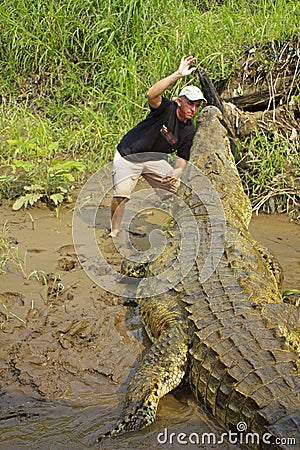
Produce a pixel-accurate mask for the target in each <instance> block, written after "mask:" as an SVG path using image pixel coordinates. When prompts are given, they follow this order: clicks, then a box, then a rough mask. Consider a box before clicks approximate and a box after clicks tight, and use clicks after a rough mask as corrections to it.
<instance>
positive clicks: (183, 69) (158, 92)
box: [147, 56, 196, 109]
mask: <svg viewBox="0 0 300 450" xmlns="http://www.w3.org/2000/svg"><path fill="white" fill-rule="evenodd" d="M195 61H196V60H195V58H194V57H193V56H183V57H182V58H181V62H180V66H179V68H178V69H177V70H176V72H174V73H172V74H171V75H169V76H167V77H166V78H163V79H162V80H160V81H157V83H155V84H154V85H153V86H151V88H150V89H149V90H148V92H147V98H148V102H149V104H150V105H151V106H152V108H154V109H157V108H159V106H160V104H161V101H162V97H161V96H162V94H163V92H164V91H165V90H166V89H168V87H169V86H171V84H173V83H175V82H176V81H177V80H179V79H180V78H181V77H185V76H187V75H189V74H190V73H192V72H193V71H194V70H196V67H190V66H191V65H192V64H194V62H195Z"/></svg>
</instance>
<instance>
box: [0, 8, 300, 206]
mask: <svg viewBox="0 0 300 450" xmlns="http://www.w3.org/2000/svg"><path fill="white" fill-rule="evenodd" d="M299 15H300V14H299V1H298V0H290V1H285V0H272V1H271V0H249V1H247V0H243V1H238V0H224V1H218V0H213V1H208V0H172V1H171V0H164V1H163V2H161V1H158V0H152V1H151V2H143V1H141V0H86V1H82V0H49V1H48V2H42V1H41V0H26V1H25V0H9V1H8V0H3V1H2V2H1V6H0V62H1V64H0V86H1V92H0V94H1V99H2V102H1V116H0V126H1V132H0V147H1V152H0V164H1V171H0V183H1V184H0V194H1V195H3V196H6V197H9V198H15V197H18V196H21V197H22V196H23V197H22V198H23V200H20V201H19V202H18V203H17V206H22V205H25V206H26V202H27V203H29V204H31V202H33V203H34V202H35V201H36V199H37V198H41V199H44V200H47V201H49V200H53V201H54V203H56V204H59V203H60V202H61V201H63V200H64V199H65V198H66V195H67V192H66V188H67V185H69V186H70V184H73V183H74V181H76V180H78V176H80V177H82V172H83V166H84V167H85V175H87V174H88V173H91V172H95V171H96V170H97V169H98V168H99V167H101V165H103V164H104V163H105V162H107V161H109V160H111V159H112V156H113V153H114V148H115V144H116V143H117V142H118V140H119V139H120V137H121V136H122V135H123V134H124V133H125V132H126V131H127V130H128V129H129V128H130V127H131V126H133V125H134V124H135V123H136V122H137V121H138V120H140V119H141V118H142V117H143V116H144V115H145V114H146V112H147V105H146V99H145V92H146V89H147V87H148V86H150V85H151V84H152V83H153V82H155V81H156V80H158V79H159V78H161V77H162V76H164V75H167V74H169V73H170V72H172V71H173V70H174V69H176V67H177V65H178V63H179V60H180V58H181V56H182V55H183V54H194V56H195V57H196V59H197V65H198V67H199V68H201V70H205V71H206V72H207V73H208V74H209V76H210V78H211V79H212V80H213V81H214V82H218V81H221V80H226V79H227V78H228V77H230V75H232V74H233V72H234V71H235V69H236V63H237V61H238V59H239V58H240V57H241V55H242V54H243V53H244V52H245V51H247V50H249V49H251V48H252V47H253V46H255V47H256V55H257V58H260V52H259V49H260V48H263V47H264V46H265V45H266V44H267V43H269V42H271V41H273V40H275V41H276V42H278V43H283V42H285V41H286V40H288V39H289V38H290V37H292V36H294V35H296V34H297V32H298V28H299ZM275 57H276V55H274V54H270V55H269V57H268V59H266V55H265V54H263V53H262V54H261V64H262V65H265V66H268V65H271V64H272V60H274V58H275ZM193 77H194V80H193ZM193 77H191V78H190V79H191V81H194V82H195V83H198V79H197V74H196V73H195V74H194V75H193ZM180 86H181V83H179V84H178V85H176V86H173V87H172V89H170V92H168V94H169V95H170V96H172V95H174V94H175V93H176V92H178V89H179V88H180ZM280 157H283V158H284V155H282V156H280ZM66 162H68V164H67V165H64V163H66ZM57 169H58V172H57ZM60 170H62V172H60ZM74 170H75V172H77V175H76V173H75V178H76V177H77V178H76V180H73V179H72V178H71V177H72V176H73V175H74ZM79 181H82V178H81V179H79ZM24 187H25V192H24ZM26 195H27V197H26ZM28 195H31V197H30V198H29V197H28ZM53 195H54V197H51V196H53ZM38 196H40V197H38ZM15 205H16V204H15ZM17 206H16V207H17Z"/></svg>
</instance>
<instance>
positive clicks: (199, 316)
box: [101, 107, 300, 448]
mask: <svg viewBox="0 0 300 450" xmlns="http://www.w3.org/2000/svg"><path fill="white" fill-rule="evenodd" d="M219 117H220V112H219V110H218V109H217V108H215V107H207V108H205V109H204V110H203V111H202V112H201V114H200V118H199V128H198V130H197V133H196V136H195V139H194V143H193V148H192V152H191V164H190V165H189V167H188V169H187V171H186V173H185V178H184V179H185V180H186V182H183V183H182V187H181V194H180V195H181V196H182V198H184V201H185V203H186V205H187V206H188V210H189V211H192V213H193V217H194V218H195V222H194V221H191V220H188V216H187V217H186V218H185V211H184V210H183V209H182V208H180V207H179V208H178V210H177V211H176V207H175V211H174V216H175V217H176V218H180V219H182V221H181V223H184V224H186V225H185V226H186V229H185V233H186V234H187V235H190V236H191V239H190V240H188V244H186V243H185V245H186V247H185V250H184V257H182V258H181V259H180V258H179V257H178V252H180V250H181V246H180V245H181V244H180V242H181V238H182V230H181V231H180V230H178V229H177V228H176V227H174V229H173V230H172V236H173V238H172V240H171V242H169V245H168V246H167V248H166V249H165V251H164V253H163V255H161V256H160V257H159V258H157V259H156V260H155V261H153V262H152V263H151V265H150V269H149V274H155V278H154V283H153V284H152V285H151V286H152V288H151V289H152V290H151V292H149V284H148V283H147V279H145V280H142V281H141V283H140V286H139V293H140V298H139V305H140V311H141V316H142V319H143V323H144V324H145V328H146V330H147V332H148V334H149V337H150V339H151V340H152V341H153V346H152V347H151V349H150V351H149V353H148V354H147V355H146V357H145V358H144V360H143V361H142V364H141V366H140V368H139V369H138V370H137V372H136V374H135V375H134V377H133V379H132V381H131V383H130V385H129V388H128V392H127V396H126V402H125V409H124V415H123V418H121V420H120V422H119V423H118V424H117V426H116V427H115V428H114V429H113V430H111V431H109V432H108V433H106V434H104V435H101V437H104V436H111V435H113V434H116V433H119V432H120V431H123V430H130V429H136V428H142V427H144V426H146V425H149V424H150V423H151V422H152V421H153V420H154V418H155V412H156V408H157V404H158V401H159V398H161V397H162V396H163V395H165V394H166V393H167V392H169V391H170V390H171V389H173V388H174V387H175V386H177V385H178V384H179V383H180V381H181V379H182V378H183V376H184V372H185V370H186V368H187V367H188V370H189V373H188V376H189V380H190V385H191V389H192V391H193V392H194V394H195V396H196V397H197V398H198V399H199V401H200V402H201V403H202V404H204V405H205V406H206V408H207V409H208V410H209V411H210V412H211V413H212V414H213V416H214V417H215V418H216V419H217V420H218V421H219V423H220V424H222V425H223V426H224V427H225V430H227V431H228V430H229V429H235V428H236V426H237V424H238V423H241V422H242V423H243V424H244V426H245V427H246V430H247V432H249V433H250V432H251V433H257V435H256V434H255V435H252V437H253V439H254V441H253V442H252V443H251V442H248V445H249V446H251V447H259V446H260V447H264V446H265V447H266V448H270V445H269V444H268V443H266V442H263V440H262V437H263V436H267V437H268V438H266V439H271V441H272V448H288V445H286V444H283V442H286V441H283V439H282V438H287V437H288V438H290V439H298V441H297V442H298V444H299V431H300V392H299V387H300V383H299V381H300V380H299V371H298V366H297V362H298V355H299V354H298V352H296V351H295V349H298V348H299V338H297V336H296V333H291V332H289V331H287V332H285V333H284V334H285V336H286V337H283V336H280V333H281V334H282V333H283V329H282V326H280V327H279V326H277V325H276V323H274V316H275V317H276V312H275V311H276V307H277V308H278V311H280V314H281V315H285V314H286V313H287V314H288V315H289V317H290V318H292V319H291V320H293V321H294V324H291V325H293V327H294V330H295V329H297V323H298V322H299V311H298V310H297V308H295V307H293V306H291V305H284V304H283V302H282V298H281V295H280V290H279V289H280V288H279V285H278V281H279V280H280V266H279V265H278V264H276V262H272V264H271V263H270V262H271V261H272V257H271V255H270V254H269V252H268V251H267V250H265V249H264V248H263V247H262V246H261V245H260V244H259V243H258V242H256V241H255V240H254V239H253V237H252V236H251V234H250V233H249V231H248V225H249V221H250V217H251V206H250V201H249V199H248V198H247V196H246V195H245V193H244V190H243V187H242V183H241V180H240V177H239V175H238V172H237V169H236V167H235V164H234V159H233V157H232V155H231V152H230V146H229V142H228V140H227V137H226V131H225V129H224V127H223V126H222V125H221V123H220V121H219ZM199 192H200V196H199V195H198V193H199ZM195 227H196V228H197V229H195ZM196 235H197V236H198V239H193V238H192V237H193V236H196ZM212 236H213V239H212ZM195 246H196V251H195ZM191 259H192V260H193V264H192V265H191V267H190V268H189V270H188V271H187V273H186V272H185V271H184V265H185V263H186V262H189V260H191ZM178 261H180V263H179V262H178ZM178 265H179V266H180V267H181V266H182V273H183V274H184V275H183V276H182V279H181V280H180V282H179V283H177V284H175V285H174V286H173V287H172V288H170V289H168V288H166V289H165V292H164V293H162V294H160V295H156V292H155V280H157V285H159V286H161V283H163V282H166V286H167V283H168V282H169V281H170V280H169V279H168V280H166V279H164V277H165V275H164V274H165V271H164V269H165V268H166V267H167V268H174V273H175V272H176V273H177V274H178ZM168 273H170V272H168ZM151 294H152V297H150V295H151ZM289 307H290V310H289V311H287V310H288V309H289ZM286 309H287V310H286ZM281 319H282V318H281ZM293 327H292V328H293ZM290 336H293V338H292V339H293V340H294V341H293V342H292V344H293V348H292V347H291V346H289V339H290ZM290 340H291V339H290ZM266 433H269V434H268V435H266ZM257 436H258V438H257ZM257 439H258V440H259V444H258V443H257ZM276 439H277V441H276Z"/></svg>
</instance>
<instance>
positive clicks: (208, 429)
mask: <svg viewBox="0 0 300 450" xmlns="http://www.w3.org/2000/svg"><path fill="white" fill-rule="evenodd" d="M100 212H101V214H100V215H99V221H98V223H97V227H96V228H97V230H96V239H97V242H98V245H99V247H100V248H101V249H102V252H103V254H105V257H106V260H107V261H108V263H109V264H110V265H111V266H114V267H116V269H118V267H119V264H120V256H119V255H118V253H117V252H116V248H115V247H114V244H113V242H112V240H111V238H109V236H108V231H107V227H108V215H109V209H108V206H106V207H104V208H103V209H102V210H101V211H100ZM72 216H73V205H71V204H70V205H67V206H64V207H61V209H60V211H59V215H58V217H56V214H55V212H53V211H50V210H49V209H47V208H46V207H44V206H40V207H35V208H32V209H30V210H24V211H18V212H14V211H12V209H11V205H10V204H6V203H3V204H2V206H1V208H0V218H1V220H0V223H1V228H2V226H3V224H5V223H6V225H7V227H8V230H9V233H8V234H9V236H10V242H11V246H12V247H15V248H18V249H19V258H18V255H17V254H16V251H15V253H14V258H12V259H11V261H10V262H8V264H7V266H6V273H3V274H2V275H0V448H1V450H2V449H5V450H15V449H23V448H24V449H42V450H47V449H49V450H54V449H55V450H62V449H70V448H72V449H74V450H81V449H87V448H95V449H96V448H101V449H126V448H130V449H156V448H159V449H179V448H182V447H184V448H189V449H190V448H203V449H232V448H234V449H242V448H243V445H242V444H233V443H230V442H228V439H227V440H226V439H225V440H224V442H223V443H218V441H219V439H220V438H221V435H222V433H223V432H224V430H223V429H222V428H220V427H219V426H218V425H217V424H216V422H215V421H214V419H213V418H211V417H210V416H209V415H208V414H207V413H206V412H205V410H204V409H203V408H202V407H201V405H198V404H197V403H196V402H195V400H194V398H193V396H192V395H191V393H190V392H189V390H188V388H187V387H183V388H180V389H177V390H176V391H175V392H173V393H172V394H169V395H167V396H166V397H165V398H163V399H162V400H161V402H160V405H159V410H158V417H157V420H156V422H155V423H154V424H153V425H152V426H150V427H149V428H147V429H145V430H142V431H139V432H134V433H128V434H125V435H123V436H119V437H116V438H113V439H110V440H106V441H103V442H102V443H100V444H95V440H96V437H97V435H98V434H99V433H100V432H103V431H106V430H107V429H108V428H109V427H110V426H112V425H113V424H114V422H115V421H116V419H117V418H118V416H119V414H120V412H121V409H122V402H123V400H124V393H125V391H126V385H127V383H128V380H129V379H130V378H131V376H132V374H133V373H134V370H135V368H136V367H137V365H138V364H139V361H140V359H141V356H142V355H143V352H144V351H145V349H147V348H148V347H149V341H148V339H147V337H146V335H145V333H144V331H143V329H142V326H141V323H140V318H139V313H138V308H137V307H136V305H135V304H134V302H130V301H128V299H127V300H126V298H125V300H124V297H122V295H116V294H114V293H110V292H107V291H105V290H104V289H102V288H101V287H100V286H99V285H97V283H95V282H94V281H92V280H91V279H90V278H89V277H88V276H87V274H86V273H85V271H84V270H83V269H82V267H81V266H80V264H79V263H78V260H77V257H76V253H75V250H74V246H73V239H72ZM144 220H145V222H146V223H148V224H150V225H151V227H152V229H155V227H156V228H157V226H158V225H159V224H160V223H161V220H162V217H156V216H155V214H154V215H149V216H147V217H146V219H144ZM144 225H145V224H144ZM137 229H140V230H141V231H143V225H141V226H140V228H139V227H137ZM251 231H252V233H253V235H254V236H255V237H256V239H257V240H259V241H260V242H262V243H263V244H264V245H266V246H268V247H269V248H270V249H272V250H273V251H274V253H275V255H276V256H277V258H278V260H279V262H280V263H281V265H282V267H283V269H284V274H285V279H284V285H283V288H284V289H299V290H300V277H299V274H300V258H299V256H300V227H299V225H297V224H295V223H290V222H289V220H288V218H287V217H286V216H278V215H273V216H266V215H259V216H254V217H253V220H252V223H251ZM135 239H136V240H137V241H138V240H139V239H140V240H142V239H144V236H143V234H142V232H141V234H137V235H136V236H135ZM21 260H23V262H22V261H21ZM124 289H125V288H124ZM225 431H226V430H225ZM172 433H174V434H173V435H172ZM179 433H185V434H186V438H184V437H182V436H181V437H180V436H179ZM203 433H212V435H213V436H215V439H216V443H215V444H214V443H213V441H212V440H211V442H210V443H208V442H207V441H205V439H204V438H203ZM196 435H197V436H198V437H199V442H200V444H199V446H197V445H195V444H194V443H193V442H195V440H196ZM212 435H211V436H212ZM178 436H179V437H178ZM190 437H191V438H192V439H191V442H189V443H188V444H183V443H180V439H181V440H184V439H188V438H190ZM202 438H203V439H204V443H201V439H202ZM178 439H179V442H178ZM211 439H213V438H211Z"/></svg>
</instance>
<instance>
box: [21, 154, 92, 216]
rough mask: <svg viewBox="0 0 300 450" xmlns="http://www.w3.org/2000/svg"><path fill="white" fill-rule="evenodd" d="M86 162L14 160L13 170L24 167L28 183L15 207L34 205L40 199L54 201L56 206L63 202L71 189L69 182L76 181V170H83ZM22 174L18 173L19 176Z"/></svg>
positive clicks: (24, 175)
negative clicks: (24, 192)
mask: <svg viewBox="0 0 300 450" xmlns="http://www.w3.org/2000/svg"><path fill="white" fill-rule="evenodd" d="M84 168H85V166H84V164H82V163H80V162H78V161H56V160H52V161H51V162H49V163H48V162H47V161H42V162H41V163H40V164H39V165H36V163H35V162H34V161H22V160H16V159H14V161H13V172H14V173H16V172H17V170H18V169H22V171H23V178H24V179H25V180H26V181H27V183H28V184H26V185H25V186H24V190H25V191H26V194H25V195H22V196H20V197H19V198H18V199H17V200H16V201H15V203H14V204H13V209H14V210H18V209H20V208H22V207H23V206H24V207H25V208H27V206H28V205H31V206H32V205H33V204H34V203H36V202H37V201H38V200H44V201H46V202H48V203H49V202H52V203H53V204H54V205H55V206H58V205H59V204H61V203H62V202H63V201H64V200H65V198H66V196H67V194H68V192H69V190H70V185H69V183H70V182H71V183H72V182H74V181H75V178H74V175H73V172H74V171H78V172H82V171H83V170H84ZM24 173H25V174H24ZM20 176H21V175H20V174H18V177H20Z"/></svg>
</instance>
